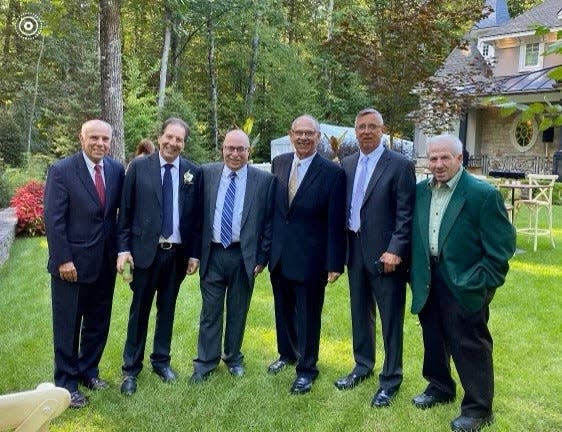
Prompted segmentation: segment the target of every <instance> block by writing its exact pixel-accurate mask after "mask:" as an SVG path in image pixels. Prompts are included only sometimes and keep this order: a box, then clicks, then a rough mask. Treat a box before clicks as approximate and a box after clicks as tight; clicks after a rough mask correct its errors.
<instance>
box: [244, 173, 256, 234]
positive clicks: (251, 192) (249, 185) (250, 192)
mask: <svg viewBox="0 0 562 432" xmlns="http://www.w3.org/2000/svg"><path fill="white" fill-rule="evenodd" d="M256 177H257V173H256V170H255V169H254V168H252V167H251V166H249V165H248V171H247V177H246V193H245V195H244V207H243V208H242V220H241V221H240V228H242V227H243V226H244V223H245V222H246V219H247V218H248V213H250V208H251V207H252V205H253V202H254V196H255V194H256V184H257V178H256Z"/></svg>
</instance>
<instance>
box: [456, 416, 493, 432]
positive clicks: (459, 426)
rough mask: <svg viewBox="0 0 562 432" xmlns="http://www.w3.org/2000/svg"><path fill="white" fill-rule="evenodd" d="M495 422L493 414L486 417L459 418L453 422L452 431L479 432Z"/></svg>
mask: <svg viewBox="0 0 562 432" xmlns="http://www.w3.org/2000/svg"><path fill="white" fill-rule="evenodd" d="M493 421H494V417H493V415H492V414H490V415H488V416H486V417H469V416H463V415H461V416H459V417H457V418H456V419H454V420H453V421H452V422H451V430H452V431H454V432H477V431H479V430H480V429H482V428H483V427H484V426H487V425H489V424H491V423H492V422H493Z"/></svg>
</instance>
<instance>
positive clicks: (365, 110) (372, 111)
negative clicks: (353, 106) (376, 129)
mask: <svg viewBox="0 0 562 432" xmlns="http://www.w3.org/2000/svg"><path fill="white" fill-rule="evenodd" d="M367 114H374V115H375V116H377V118H378V119H379V120H380V122H381V126H383V125H384V120H383V118H382V114H381V113H380V112H378V111H377V110H376V109H374V108H363V109H362V110H361V111H359V112H358V113H357V115H356V116H355V123H354V125H355V126H357V120H359V118H360V117H363V116H366V115H367Z"/></svg>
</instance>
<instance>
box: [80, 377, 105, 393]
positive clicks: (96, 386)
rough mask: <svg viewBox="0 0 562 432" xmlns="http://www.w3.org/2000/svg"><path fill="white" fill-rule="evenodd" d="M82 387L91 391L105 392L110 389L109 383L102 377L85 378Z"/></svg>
mask: <svg viewBox="0 0 562 432" xmlns="http://www.w3.org/2000/svg"><path fill="white" fill-rule="evenodd" d="M82 385H83V386H84V387H86V388H89V389H90V390H105V389H106V388H108V387H109V385H108V384H107V382H105V381H104V380H102V379H101V378H100V377H93V378H84V379H83V380H82Z"/></svg>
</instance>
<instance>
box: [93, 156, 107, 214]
mask: <svg viewBox="0 0 562 432" xmlns="http://www.w3.org/2000/svg"><path fill="white" fill-rule="evenodd" d="M94 171H95V172H96V175H95V180H94V183H95V184H96V191H97V192H98V197H99V198H100V202H101V206H102V207H105V186H104V184H103V178H102V176H101V166H99V165H95V166H94Z"/></svg>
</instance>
